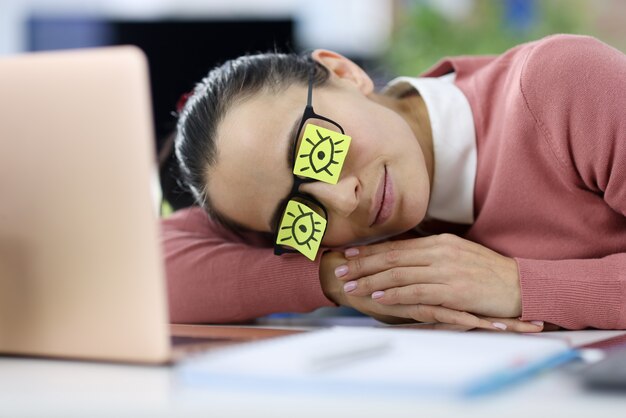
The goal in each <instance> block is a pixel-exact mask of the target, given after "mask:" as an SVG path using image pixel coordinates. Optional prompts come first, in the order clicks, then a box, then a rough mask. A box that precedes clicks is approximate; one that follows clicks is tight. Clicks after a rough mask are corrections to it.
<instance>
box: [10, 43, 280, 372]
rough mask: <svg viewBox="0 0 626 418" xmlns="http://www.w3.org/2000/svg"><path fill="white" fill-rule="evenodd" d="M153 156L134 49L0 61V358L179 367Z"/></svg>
mask: <svg viewBox="0 0 626 418" xmlns="http://www.w3.org/2000/svg"><path fill="white" fill-rule="evenodd" d="M154 143H155V141H154V138H153V128H152V116H151V102H150V90H149V77H148V65H147V60H146V57H145V56H144V54H143V53H142V51H141V50H139V49H138V48H136V47H132V46H124V47H110V48H99V49H90V50H72V51H60V52H45V53H31V54H24V55H19V56H14V57H7V58H1V59H0V200H1V203H0V354H13V355H34V356H46V357H62V358H72V359H94V360H107V361H115V362H118V361H119V362H132V363H149V364H162V363H167V362H170V361H172V359H174V358H177V357H178V356H179V354H180V352H178V353H177V351H176V350H174V349H173V348H172V344H171V341H172V339H171V336H170V326H169V324H168V314H167V311H168V310H167V297H166V285H165V277H164V268H163V259H162V256H161V249H160V247H159V241H158V233H159V229H158V228H159V226H158V209H157V208H158V206H159V203H160V197H159V196H158V193H156V192H157V191H158V190H159V188H158V174H157V169H156V152H155V149H154ZM275 331H276V330H275ZM257 334H259V335H257V337H263V331H262V330H259V332H258V333H257ZM188 335H194V333H193V332H192V333H189V334H188ZM275 335H278V334H277V332H268V333H267V336H275ZM216 339H217V340H218V341H221V342H223V341H224V340H227V339H228V337H227V333H226V334H225V333H224V332H222V333H220V335H218V336H217V337H216ZM244 339H245V338H241V340H244ZM178 340H179V342H180V341H182V342H185V343H188V342H189V340H194V339H193V338H188V337H182V338H180V337H179V338H178ZM208 340H212V338H208Z"/></svg>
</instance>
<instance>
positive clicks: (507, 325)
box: [482, 317, 544, 332]
mask: <svg viewBox="0 0 626 418" xmlns="http://www.w3.org/2000/svg"><path fill="white" fill-rule="evenodd" d="M482 318H483V319H485V320H486V321H489V322H491V323H495V324H498V326H500V327H501V328H502V330H503V331H509V332H541V331H543V329H544V323H543V322H542V321H532V322H530V321H522V320H520V319H517V318H492V317H482Z"/></svg>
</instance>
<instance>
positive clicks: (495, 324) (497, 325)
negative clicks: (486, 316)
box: [491, 322, 506, 331]
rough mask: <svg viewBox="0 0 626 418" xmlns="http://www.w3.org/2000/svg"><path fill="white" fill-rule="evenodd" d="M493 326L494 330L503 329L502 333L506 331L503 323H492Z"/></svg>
mask: <svg viewBox="0 0 626 418" xmlns="http://www.w3.org/2000/svg"><path fill="white" fill-rule="evenodd" d="M491 325H493V327H494V328H498V329H501V330H502V331H504V330H505V329H506V324H503V323H502V322H492V323H491Z"/></svg>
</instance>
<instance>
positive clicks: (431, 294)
mask: <svg viewBox="0 0 626 418" xmlns="http://www.w3.org/2000/svg"><path fill="white" fill-rule="evenodd" d="M447 291H449V287H448V286H446V285H443V284H412V285H408V286H403V287H394V288H391V289H386V290H377V291H374V292H373V293H372V299H374V300H376V302H378V303H381V304H383V305H395V304H401V305H415V304H424V305H445V303H446V295H447Z"/></svg>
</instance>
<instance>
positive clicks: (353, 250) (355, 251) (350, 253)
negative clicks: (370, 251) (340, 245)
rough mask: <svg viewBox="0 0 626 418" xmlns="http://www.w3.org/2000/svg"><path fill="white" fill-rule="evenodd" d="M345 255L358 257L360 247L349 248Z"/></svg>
mask: <svg viewBox="0 0 626 418" xmlns="http://www.w3.org/2000/svg"><path fill="white" fill-rule="evenodd" d="M344 255H345V256H346V257H356V256H357V255H359V249H358V248H348V249H347V250H346V251H344Z"/></svg>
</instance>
